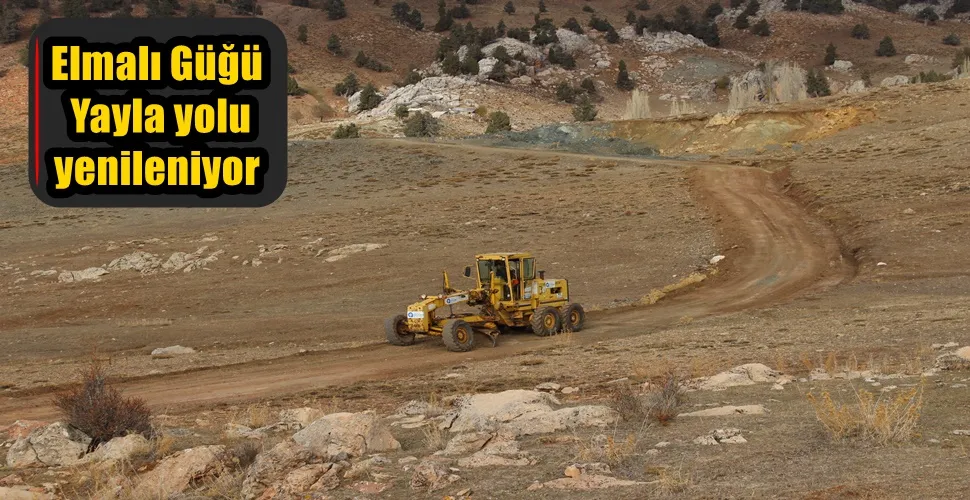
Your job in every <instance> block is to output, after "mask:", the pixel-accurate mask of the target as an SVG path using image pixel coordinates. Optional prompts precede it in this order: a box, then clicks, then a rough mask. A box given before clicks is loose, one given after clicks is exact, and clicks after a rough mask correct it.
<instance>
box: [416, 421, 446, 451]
mask: <svg viewBox="0 0 970 500" xmlns="http://www.w3.org/2000/svg"><path fill="white" fill-rule="evenodd" d="M421 434H422V435H423V436H424V446H425V448H427V449H429V450H431V451H438V450H442V449H444V447H445V444H446V443H447V441H448V440H447V438H446V437H445V431H443V430H441V428H440V427H438V425H437V423H435V422H432V423H430V424H428V425H426V426H424V427H422V428H421Z"/></svg>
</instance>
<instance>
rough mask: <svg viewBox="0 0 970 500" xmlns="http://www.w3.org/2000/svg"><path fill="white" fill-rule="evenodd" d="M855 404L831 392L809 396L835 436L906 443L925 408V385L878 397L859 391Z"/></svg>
mask: <svg viewBox="0 0 970 500" xmlns="http://www.w3.org/2000/svg"><path fill="white" fill-rule="evenodd" d="M854 392H855V399H856V401H855V402H854V403H845V404H839V403H836V402H834V401H833V400H832V396H831V394H829V392H828V391H826V392H823V393H822V394H821V395H820V396H819V397H816V396H815V395H814V394H809V395H808V400H809V402H811V403H812V406H813V407H814V408H815V416H816V417H817V418H818V421H819V422H821V424H822V426H823V427H825V430H826V431H828V432H829V434H831V435H832V437H833V438H835V439H839V440H841V439H848V438H856V439H861V440H863V441H869V442H874V443H877V444H888V443H894V442H903V441H908V440H910V439H912V438H913V437H914V436H915V435H916V427H917V425H918V424H919V419H920V415H921V413H922V409H923V384H922V383H921V384H920V385H918V386H916V387H913V388H912V389H910V390H907V391H900V392H899V393H897V394H896V395H895V396H892V395H882V396H880V397H878V398H877V397H876V396H875V395H873V394H872V393H870V392H868V391H865V390H858V389H857V390H855V391H854Z"/></svg>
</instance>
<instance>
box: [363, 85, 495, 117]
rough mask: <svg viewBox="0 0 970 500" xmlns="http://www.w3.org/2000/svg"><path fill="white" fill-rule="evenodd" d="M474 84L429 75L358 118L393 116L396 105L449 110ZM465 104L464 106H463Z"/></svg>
mask: <svg viewBox="0 0 970 500" xmlns="http://www.w3.org/2000/svg"><path fill="white" fill-rule="evenodd" d="M476 85H478V84H477V83H476V82H474V81H473V80H468V79H465V78H461V77H457V76H431V77H428V78H425V79H423V80H421V81H420V82H418V83H415V84H412V85H405V86H404V87H401V88H399V89H396V90H394V91H393V92H391V93H390V94H388V95H387V97H385V98H384V100H383V101H381V104H380V105H378V106H377V107H376V108H374V109H372V110H369V111H365V112H363V113H361V114H360V115H359V116H361V117H365V118H383V117H387V116H393V115H394V110H395V109H396V108H397V107H398V106H400V105H403V106H406V107H407V108H408V109H423V110H425V111H451V110H453V109H455V108H457V107H460V106H461V105H462V96H463V94H464V93H466V92H467V91H469V90H471V89H472V88H474V87H475V86H476ZM466 104H467V103H466Z"/></svg>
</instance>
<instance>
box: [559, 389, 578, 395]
mask: <svg viewBox="0 0 970 500" xmlns="http://www.w3.org/2000/svg"><path fill="white" fill-rule="evenodd" d="M560 392H562V393H563V394H566V395H569V394H575V393H577V392H579V388H578V387H563V388H562V391H560Z"/></svg>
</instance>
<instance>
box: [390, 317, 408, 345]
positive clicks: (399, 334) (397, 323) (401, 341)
mask: <svg viewBox="0 0 970 500" xmlns="http://www.w3.org/2000/svg"><path fill="white" fill-rule="evenodd" d="M384 336H385V337H387V342H388V343H389V344H391V345H400V346H405V345H412V344H414V333H411V332H408V331H407V317H405V316H404V315H403V314H398V315H397V316H394V317H393V318H388V319H386V320H384Z"/></svg>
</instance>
